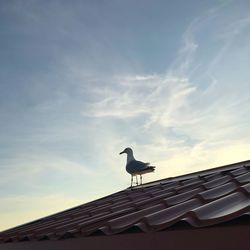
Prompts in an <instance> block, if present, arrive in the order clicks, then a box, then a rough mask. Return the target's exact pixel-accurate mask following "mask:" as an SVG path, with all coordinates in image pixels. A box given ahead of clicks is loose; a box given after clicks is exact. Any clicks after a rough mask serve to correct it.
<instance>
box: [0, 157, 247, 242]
mask: <svg viewBox="0 0 250 250" xmlns="http://www.w3.org/2000/svg"><path fill="white" fill-rule="evenodd" d="M249 215H250V161H244V162H239V163H235V164H230V165H227V166H222V167H218V168H214V169H209V170H204V171H200V172H196V173H191V174H188V175H183V176H178V177H174V178H167V179H163V180H159V181H155V182H151V183H147V184H145V185H142V186H137V187H134V188H133V189H129V188H128V189H125V190H122V191H120V192H117V193H114V194H112V195H109V196H107V197H104V198H101V199H98V200H95V201H92V202H89V203H87V204H83V205H80V206H77V207H74V208H72V209H68V210H66V211H63V212H60V213H57V214H53V215H51V216H47V217H45V218H42V219H39V220H36V221H33V222H30V223H27V224H24V225H21V226H18V227H15V228H12V229H9V230H6V231H3V232H1V233H0V243H7V242H20V241H40V240H60V239H66V238H81V237H87V236H95V235H98V234H102V235H114V234H120V233H127V232H132V231H133V232H134V231H141V232H154V231H162V230H171V229H173V228H174V227H176V226H178V225H183V224H184V225H185V226H188V228H191V229H192V228H204V227H205V228H206V227H208V226H215V225H219V224H221V223H227V222H230V221H234V220H239V218H243V217H244V218H248V219H247V223H248V224H249Z"/></svg>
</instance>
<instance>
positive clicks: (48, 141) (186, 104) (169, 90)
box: [0, 0, 250, 230]
mask: <svg viewBox="0 0 250 250" xmlns="http://www.w3.org/2000/svg"><path fill="white" fill-rule="evenodd" d="M249 7H250V2H249V1H247V0H246V1H244V0H239V1H233V0H232V1H230V0H229V1H212V0H209V1H198V0H197V1H196V0H193V1H191V0H190V1H183V0H182V1H181V0H177V1H160V0H143V1H142V0H137V1H134V0H133V1H132V0H127V1H119V0H110V1H93V0H91V1H90V0H85V1H77V0H76V1H66V0H65V1H63V0H62V1H57V0H55V1H47V0H45V1H44V0H43V1H42V0H40V1H39V0H37V1H35V0H25V1H24V0H20V1H12V0H8V1H7V0H3V1H1V3H0V45H1V46H0V55H1V56H0V139H1V140H0V174H1V180H0V198H1V206H0V221H1V224H0V230H1V229H5V228H8V227H11V226H15V225H17V224H21V223H24V222H27V221H30V220H33V219H36V218H38V217H42V216H45V215H47V214H50V213H53V212H57V211H61V210H63V209H66V208H69V207H71V206H75V205H78V204H82V203H84V202H87V201H90V200H93V199H96V198H99V197H102V196H104V195H107V194H110V193H113V192H116V191H119V190H121V189H123V188H126V187H127V186H128V185H129V182H130V177H129V175H128V174H127V173H126V172H125V157H124V156H120V155H119V152H120V151H122V150H123V149H124V148H125V147H127V146H131V147H132V148H133V149H134V151H135V157H136V158H138V159H139V160H143V161H150V162H151V163H153V165H156V166H157V169H156V172H155V173H154V174H151V175H147V176H145V181H152V180H156V179H161V178H165V177H169V176H176V175H180V174H184V173H189V172H193V171H198V170H202V169H206V168H211V167H216V166H219V165H223V164H229V163H233V162H237V161H243V160H247V159H249V154H250V150H249V148H250V126H249V125H250V118H249V112H250V95H249V86H250V85H249V84H250V83H249V82H250V72H249V69H248V68H249V65H250V57H249V54H250V14H249Z"/></svg>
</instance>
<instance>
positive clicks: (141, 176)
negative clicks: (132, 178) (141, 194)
mask: <svg viewBox="0 0 250 250" xmlns="http://www.w3.org/2000/svg"><path fill="white" fill-rule="evenodd" d="M140 179H141V185H142V175H140Z"/></svg>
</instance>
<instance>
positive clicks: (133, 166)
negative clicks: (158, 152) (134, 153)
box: [126, 160, 150, 173]
mask: <svg viewBox="0 0 250 250" xmlns="http://www.w3.org/2000/svg"><path fill="white" fill-rule="evenodd" d="M149 164H150V163H148V162H147V163H145V162H142V161H136V160H134V161H131V162H129V163H128V164H127V166H126V169H127V171H128V172H129V173H135V172H140V171H143V170H145V169H147V168H148V167H149Z"/></svg>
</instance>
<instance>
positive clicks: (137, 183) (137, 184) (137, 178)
mask: <svg viewBox="0 0 250 250" xmlns="http://www.w3.org/2000/svg"><path fill="white" fill-rule="evenodd" d="M135 177H136V185H138V176H137V175H136V176H135Z"/></svg>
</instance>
